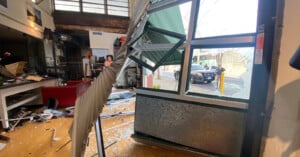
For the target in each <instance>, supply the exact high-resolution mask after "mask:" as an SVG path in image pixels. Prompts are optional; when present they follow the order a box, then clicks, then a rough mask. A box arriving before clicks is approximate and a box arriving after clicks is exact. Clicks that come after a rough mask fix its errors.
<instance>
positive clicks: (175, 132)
mask: <svg viewBox="0 0 300 157" xmlns="http://www.w3.org/2000/svg"><path fill="white" fill-rule="evenodd" d="M135 114H136V115H135V124H134V129H135V131H136V132H138V133H143V134H146V135H150V136H154V137H157V138H160V139H163V140H167V141H170V142H174V143H177V144H182V145H185V146H189V147H192V148H196V149H200V150H204V151H208V152H211V153H216V154H221V155H225V156H240V152H241V145H242V140H243V134H244V127H245V126H244V125H245V124H244V121H245V113H244V112H242V111H237V110H230V109H223V108H214V107H210V106H207V105H204V106H203V105H199V104H190V103H188V102H178V101H175V100H174V101H173V100H164V99H163V98H153V97H148V96H144V95H137V99H136V113H135Z"/></svg>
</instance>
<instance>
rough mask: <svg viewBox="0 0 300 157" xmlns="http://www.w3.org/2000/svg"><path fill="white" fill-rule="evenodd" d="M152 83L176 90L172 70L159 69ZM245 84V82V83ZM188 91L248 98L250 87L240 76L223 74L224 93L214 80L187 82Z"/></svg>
mask: <svg viewBox="0 0 300 157" xmlns="http://www.w3.org/2000/svg"><path fill="white" fill-rule="evenodd" d="M154 84H155V85H159V87H160V89H164V90H171V91H177V89H178V81H176V80H175V78H174V74H173V73H172V72H166V71H161V72H160V79H157V75H155V76H154ZM246 84H247V83H246ZM189 85H190V88H189V90H188V91H189V92H193V93H201V94H209V95H217V96H226V97H231V98H240V99H248V98H249V91H250V87H247V86H246V85H245V83H244V81H243V79H242V78H230V77H226V76H225V81H224V93H223V94H220V92H219V89H218V88H217V87H216V80H215V81H213V82H211V83H197V84H191V83H189Z"/></svg>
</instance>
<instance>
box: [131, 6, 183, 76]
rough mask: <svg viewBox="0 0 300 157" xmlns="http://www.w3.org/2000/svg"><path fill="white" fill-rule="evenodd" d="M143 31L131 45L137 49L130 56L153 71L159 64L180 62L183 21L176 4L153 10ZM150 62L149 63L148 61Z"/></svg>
mask: <svg viewBox="0 0 300 157" xmlns="http://www.w3.org/2000/svg"><path fill="white" fill-rule="evenodd" d="M139 29H143V32H142V33H141V34H140V36H139V37H137V38H136V40H134V42H133V43H132V44H131V46H132V47H133V48H134V49H135V50H137V51H139V53H136V54H135V55H131V56H130V58H131V59H132V60H133V61H135V62H137V63H138V64H140V65H141V66H144V67H145V68H148V69H150V70H152V71H155V70H156V69H157V68H158V67H159V66H161V65H173V64H181V62H182V55H183V50H179V47H180V46H181V45H182V44H183V43H184V41H185V34H184V27H183V21H182V18H181V13H180V9H179V7H178V6H174V7H171V8H167V9H163V10H160V11H157V12H153V13H151V14H150V15H149V16H148V19H147V23H146V24H145V25H144V27H143V28H139ZM149 62H150V63H151V64H150V63H149Z"/></svg>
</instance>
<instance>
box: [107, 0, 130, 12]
mask: <svg viewBox="0 0 300 157" xmlns="http://www.w3.org/2000/svg"><path fill="white" fill-rule="evenodd" d="M107 13H108V14H109V15H117V16H128V0H108V1H107Z"/></svg>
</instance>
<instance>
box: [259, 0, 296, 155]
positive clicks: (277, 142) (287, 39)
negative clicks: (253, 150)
mask: <svg viewBox="0 0 300 157" xmlns="http://www.w3.org/2000/svg"><path fill="white" fill-rule="evenodd" d="M299 8H300V1H299V0H286V1H285V8H284V19H283V31H282V38H281V44H280V47H281V48H280V57H279V65H278V76H277V83H276V91H275V100H274V109H273V113H272V115H271V121H270V126H269V131H268V137H267V139H266V145H265V149H264V152H263V156H264V157H299V156H300V71H297V70H294V69H293V68H291V67H290V66H289V59H290V58H291V56H292V55H293V53H294V52H295V50H296V49H297V47H298V46H299V44H300V20H299V15H300V9H299Z"/></svg>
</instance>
